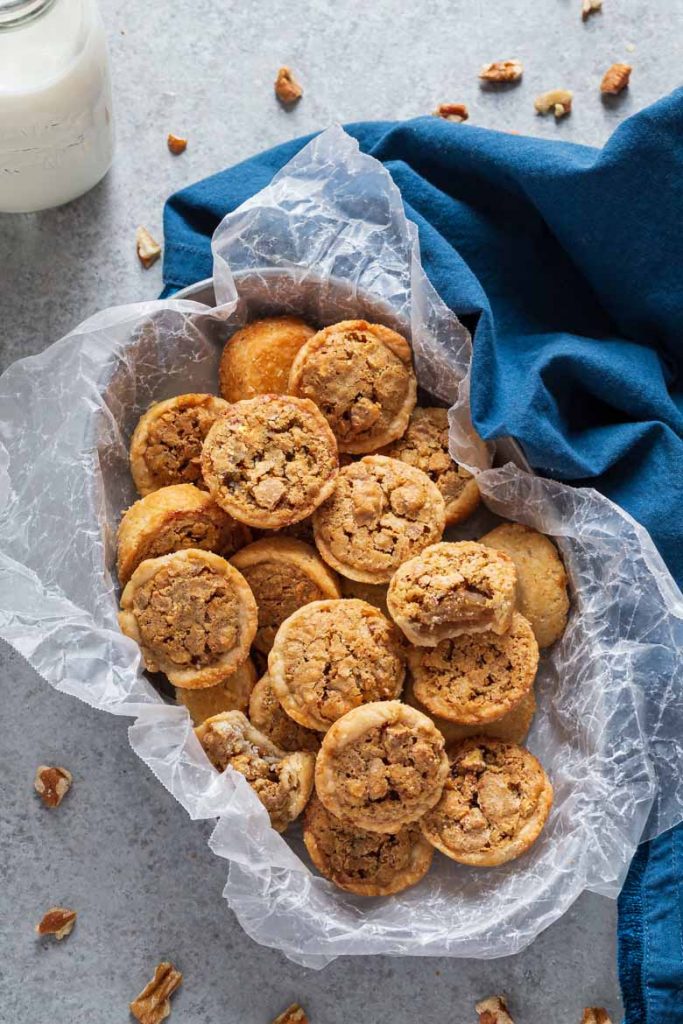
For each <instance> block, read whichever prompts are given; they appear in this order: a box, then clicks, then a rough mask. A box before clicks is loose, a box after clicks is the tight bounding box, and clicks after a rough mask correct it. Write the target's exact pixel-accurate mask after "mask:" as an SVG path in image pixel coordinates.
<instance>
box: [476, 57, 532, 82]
mask: <svg viewBox="0 0 683 1024" xmlns="http://www.w3.org/2000/svg"><path fill="white" fill-rule="evenodd" d="M523 71H524V67H523V66H522V63H521V61H518V60H494V61H492V63H491V64H482V66H481V70H480V72H479V77H480V78H483V79H484V81H485V82H518V81H519V79H520V78H521V77H522V72H523Z"/></svg>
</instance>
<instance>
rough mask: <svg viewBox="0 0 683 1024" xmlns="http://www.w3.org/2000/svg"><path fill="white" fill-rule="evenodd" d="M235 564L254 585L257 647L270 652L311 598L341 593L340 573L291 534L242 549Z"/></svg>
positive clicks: (335, 595)
mask: <svg viewBox="0 0 683 1024" xmlns="http://www.w3.org/2000/svg"><path fill="white" fill-rule="evenodd" d="M232 564H233V565H234V566H235V568H236V569H239V571H240V572H241V573H242V575H243V576H244V578H245V580H246V581H247V583H248V584H249V586H250V587H251V590H252V593H253V595H254V597H255V598H256V604H257V605H258V629H257V631H256V637H255V638H254V647H255V648H256V649H257V650H258V651H261V652H262V653H263V654H268V652H269V651H270V649H271V647H272V646H273V640H274V639H275V634H276V633H277V631H278V629H279V627H280V625H281V624H282V623H283V622H284V621H285V619H287V618H289V616H290V615H291V614H292V612H295V611H296V610H297V609H298V608H302V607H303V606H304V605H305V604H310V603H311V601H322V600H324V599H325V598H337V597H340V596H341V592H340V590H339V586H338V584H337V580H336V575H335V574H334V573H333V572H332V570H331V569H329V568H328V567H327V566H326V565H325V563H324V562H323V561H322V559H321V558H320V557H319V556H318V553H317V551H316V550H315V549H314V548H312V547H310V546H309V545H308V544H304V543H303V542H302V541H299V540H293V539H292V538H291V537H278V536H272V537H267V538H263V539H262V540H257V541H255V542H254V543H253V544H249V545H248V547H245V548H242V550H241V551H238V552H237V554H236V555H235V556H234V558H233V559H232Z"/></svg>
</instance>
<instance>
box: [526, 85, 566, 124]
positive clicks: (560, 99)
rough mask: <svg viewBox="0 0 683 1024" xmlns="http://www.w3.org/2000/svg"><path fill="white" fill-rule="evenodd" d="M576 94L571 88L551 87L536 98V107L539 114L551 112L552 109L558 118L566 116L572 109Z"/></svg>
mask: <svg viewBox="0 0 683 1024" xmlns="http://www.w3.org/2000/svg"><path fill="white" fill-rule="evenodd" d="M573 96H574V94H573V93H572V92H570V91H569V89H551V90H550V92H544V93H542V94H541V95H540V96H538V97H537V98H536V101H535V103H534V107H535V108H536V113H537V114H549V113H550V112H551V111H552V112H553V114H554V115H555V117H556V118H560V117H564V116H565V114H568V113H569V112H570V111H571V109H572V98H573Z"/></svg>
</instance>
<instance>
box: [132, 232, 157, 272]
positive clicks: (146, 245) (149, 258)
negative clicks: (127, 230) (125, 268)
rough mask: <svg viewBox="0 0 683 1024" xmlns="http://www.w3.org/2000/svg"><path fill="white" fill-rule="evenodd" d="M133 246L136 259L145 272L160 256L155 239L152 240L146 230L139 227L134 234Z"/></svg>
mask: <svg viewBox="0 0 683 1024" xmlns="http://www.w3.org/2000/svg"><path fill="white" fill-rule="evenodd" d="M135 245H136V248H137V251H138V259H139V260H140V263H142V265H143V267H144V268H145V270H147V269H148V268H149V267H151V266H152V264H153V263H156V261H157V260H158V259H159V257H160V256H161V246H160V245H159V243H158V242H157V240H156V239H155V238H152V236H151V235H150V233H149V231H148V230H147V228H143V227H139V228H138V229H137V231H136V232H135Z"/></svg>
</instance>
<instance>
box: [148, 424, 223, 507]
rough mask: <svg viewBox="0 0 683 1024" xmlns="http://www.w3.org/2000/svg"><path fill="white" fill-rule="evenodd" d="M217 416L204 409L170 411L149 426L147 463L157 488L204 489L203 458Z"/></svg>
mask: <svg viewBox="0 0 683 1024" xmlns="http://www.w3.org/2000/svg"><path fill="white" fill-rule="evenodd" d="M215 420H216V413H215V412H213V411H212V410H211V409H210V408H208V407H207V406H204V405H188V406H185V407H184V408H182V407H181V408H171V409H168V410H167V411H166V412H164V413H162V415H161V416H158V417H157V418H156V419H154V420H152V422H151V423H150V425H149V431H148V435H147V445H146V447H145V453H144V459H145V463H146V464H147V468H148V470H149V472H150V473H151V474H152V475H153V477H154V478H155V480H156V482H157V483H158V485H159V486H160V487H161V486H164V485H167V484H179V483H184V484H196V485H197V486H198V487H203V486H204V484H203V481H202V473H201V466H200V460H201V454H202V445H203V444H204V439H205V437H206V435H207V434H208V432H209V430H210V429H211V427H212V426H213V424H214V422H215Z"/></svg>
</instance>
